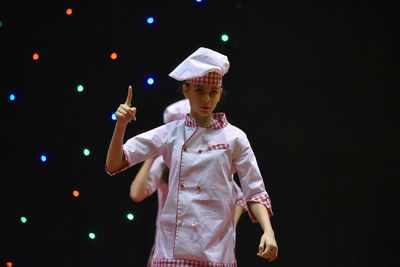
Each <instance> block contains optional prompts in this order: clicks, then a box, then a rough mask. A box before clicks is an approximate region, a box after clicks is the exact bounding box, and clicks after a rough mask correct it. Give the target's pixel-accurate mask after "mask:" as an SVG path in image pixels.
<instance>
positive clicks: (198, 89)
mask: <svg viewBox="0 0 400 267" xmlns="http://www.w3.org/2000/svg"><path fill="white" fill-rule="evenodd" d="M194 91H195V92H196V93H201V92H202V91H203V90H201V89H200V88H197V89H196V90H194Z"/></svg>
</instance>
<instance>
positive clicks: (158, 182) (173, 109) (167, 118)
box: [130, 99, 247, 267]
mask: <svg viewBox="0 0 400 267" xmlns="http://www.w3.org/2000/svg"><path fill="white" fill-rule="evenodd" d="M189 112H190V104H189V100H188V99H182V100H179V101H176V102H175V103H172V104H171V105H169V106H168V107H167V108H166V109H165V110H164V114H163V118H164V123H169V122H171V121H174V120H179V119H184V118H185V116H186V114H188V113H189ZM168 176H169V169H168V167H167V166H166V165H165V163H164V161H163V159H162V156H158V157H157V158H155V159H154V158H151V159H148V160H146V161H145V162H144V163H143V164H142V166H141V167H140V169H139V171H138V172H137V174H136V176H135V178H134V180H133V181H132V184H131V188H130V197H131V198H132V200H133V201H135V202H141V201H143V200H144V199H146V198H147V197H149V196H150V195H152V194H153V193H154V192H155V191H157V197H158V211H157V219H156V228H158V227H159V217H160V214H161V211H162V209H163V207H164V204H165V200H166V198H167V195H168ZM233 183H234V186H235V187H234V188H235V192H234V194H235V197H236V202H235V205H236V206H235V218H234V224H235V227H236V225H237V223H238V222H239V219H240V217H241V216H242V214H243V213H244V212H245V211H247V205H246V201H245V199H244V198H243V192H242V190H241V189H240V187H239V186H238V185H237V184H236V182H233ZM156 235H157V231H156ZM153 254H154V246H153V248H152V250H151V252H150V256H149V260H148V263H147V266H148V267H150V266H151V261H152V259H153Z"/></svg>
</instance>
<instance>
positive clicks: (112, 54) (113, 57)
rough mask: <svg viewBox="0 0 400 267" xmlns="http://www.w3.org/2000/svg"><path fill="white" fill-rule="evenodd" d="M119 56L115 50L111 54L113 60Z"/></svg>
mask: <svg viewBox="0 0 400 267" xmlns="http://www.w3.org/2000/svg"><path fill="white" fill-rule="evenodd" d="M117 57H118V54H117V53H115V52H112V53H111V55H110V58H111V59H112V60H116V59H117Z"/></svg>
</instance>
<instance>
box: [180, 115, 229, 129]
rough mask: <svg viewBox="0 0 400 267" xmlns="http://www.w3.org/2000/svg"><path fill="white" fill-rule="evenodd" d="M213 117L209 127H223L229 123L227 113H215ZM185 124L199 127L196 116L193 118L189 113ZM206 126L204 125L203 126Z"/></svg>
mask: <svg viewBox="0 0 400 267" xmlns="http://www.w3.org/2000/svg"><path fill="white" fill-rule="evenodd" d="M212 115H213V118H212V120H211V124H210V126H209V127H206V128H209V129H214V130H217V129H222V128H225V127H226V126H227V125H228V120H227V119H226V116H225V113H222V112H221V113H213V114H212ZM185 126H188V127H199V126H197V124H196V120H195V119H194V118H192V117H191V116H190V115H189V114H187V115H186V117H185ZM203 128H204V127H203Z"/></svg>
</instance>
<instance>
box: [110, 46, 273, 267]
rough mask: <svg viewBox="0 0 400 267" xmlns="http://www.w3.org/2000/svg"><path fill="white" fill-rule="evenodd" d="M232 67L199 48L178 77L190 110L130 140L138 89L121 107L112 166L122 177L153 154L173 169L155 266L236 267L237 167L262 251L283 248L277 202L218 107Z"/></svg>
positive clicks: (239, 134) (242, 136) (239, 132)
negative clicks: (275, 222)
mask: <svg viewBox="0 0 400 267" xmlns="http://www.w3.org/2000/svg"><path fill="white" fill-rule="evenodd" d="M228 69H229V61H228V59H227V57H226V56H224V55H222V54H220V53H218V52H216V51H213V50H211V49H207V48H203V47H201V48H199V49H198V50H196V51H195V52H194V53H193V54H191V55H190V56H189V57H188V58H186V59H185V60H184V61H183V62H182V63H181V64H179V65H178V67H177V68H176V69H175V70H174V71H172V72H171V73H170V76H171V77H172V78H174V79H176V80H178V81H185V83H184V84H183V86H182V90H183V93H184V95H185V97H186V98H187V99H189V102H190V113H189V114H188V115H187V116H186V117H185V119H183V120H176V121H173V122H170V123H167V124H164V125H162V126H160V127H157V128H155V129H152V130H150V131H147V132H145V133H142V134H139V135H137V136H135V137H132V138H130V139H129V140H128V141H127V142H126V143H125V144H124V142H123V139H124V134H125V129H126V126H127V124H128V123H129V122H131V121H132V120H136V108H135V107H132V105H131V103H132V87H129V88H128V96H127V99H126V101H125V103H124V104H121V105H120V106H119V108H118V110H117V111H116V115H117V122H116V126H115V129H114V133H113V136H112V138H111V142H110V146H109V150H108V153H107V160H106V170H107V172H108V173H109V174H115V173H117V172H119V171H122V170H125V169H127V168H129V167H130V166H133V165H135V164H138V163H140V162H143V161H145V160H147V159H149V158H154V157H157V156H160V155H161V156H162V157H163V160H164V162H165V164H166V165H167V167H168V168H169V170H170V173H169V179H168V183H169V184H168V190H169V192H168V195H167V197H166V200H165V204H164V207H163V209H162V211H161V214H160V217H159V227H158V229H157V235H156V243H155V251H154V256H153V260H152V266H153V267H164V266H177V267H193V266H196V267H197V266H201V267H208V266H213V267H236V266H237V265H236V259H235V253H234V246H235V226H234V214H235V197H234V193H233V192H234V183H233V179H232V177H233V176H232V175H233V174H234V173H235V172H237V174H238V176H239V181H240V184H241V187H242V190H243V194H244V197H245V199H246V201H247V203H248V206H249V214H250V217H251V218H252V220H253V221H255V222H257V221H258V222H259V223H260V225H261V227H262V229H263V231H264V233H263V235H262V236H261V239H260V243H259V246H258V253H257V255H258V256H260V257H263V258H266V259H269V261H272V260H275V259H276V258H277V255H278V247H277V244H276V241H275V236H274V231H273V229H272V226H271V222H270V218H269V217H270V216H271V215H272V210H271V203H270V199H269V196H268V194H267V192H266V191H265V186H264V183H263V179H262V176H261V173H260V170H259V168H258V165H257V161H256V158H255V155H254V153H253V151H252V149H251V146H250V143H249V141H248V139H247V137H246V134H245V133H244V132H243V131H242V130H240V129H239V128H237V127H235V126H233V125H231V124H230V123H229V122H228V121H227V119H226V116H225V114H224V113H216V114H214V113H213V111H214V109H215V107H216V105H217V104H218V102H219V100H220V97H221V93H222V90H223V89H222V77H223V75H225V74H226V73H227V71H228Z"/></svg>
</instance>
